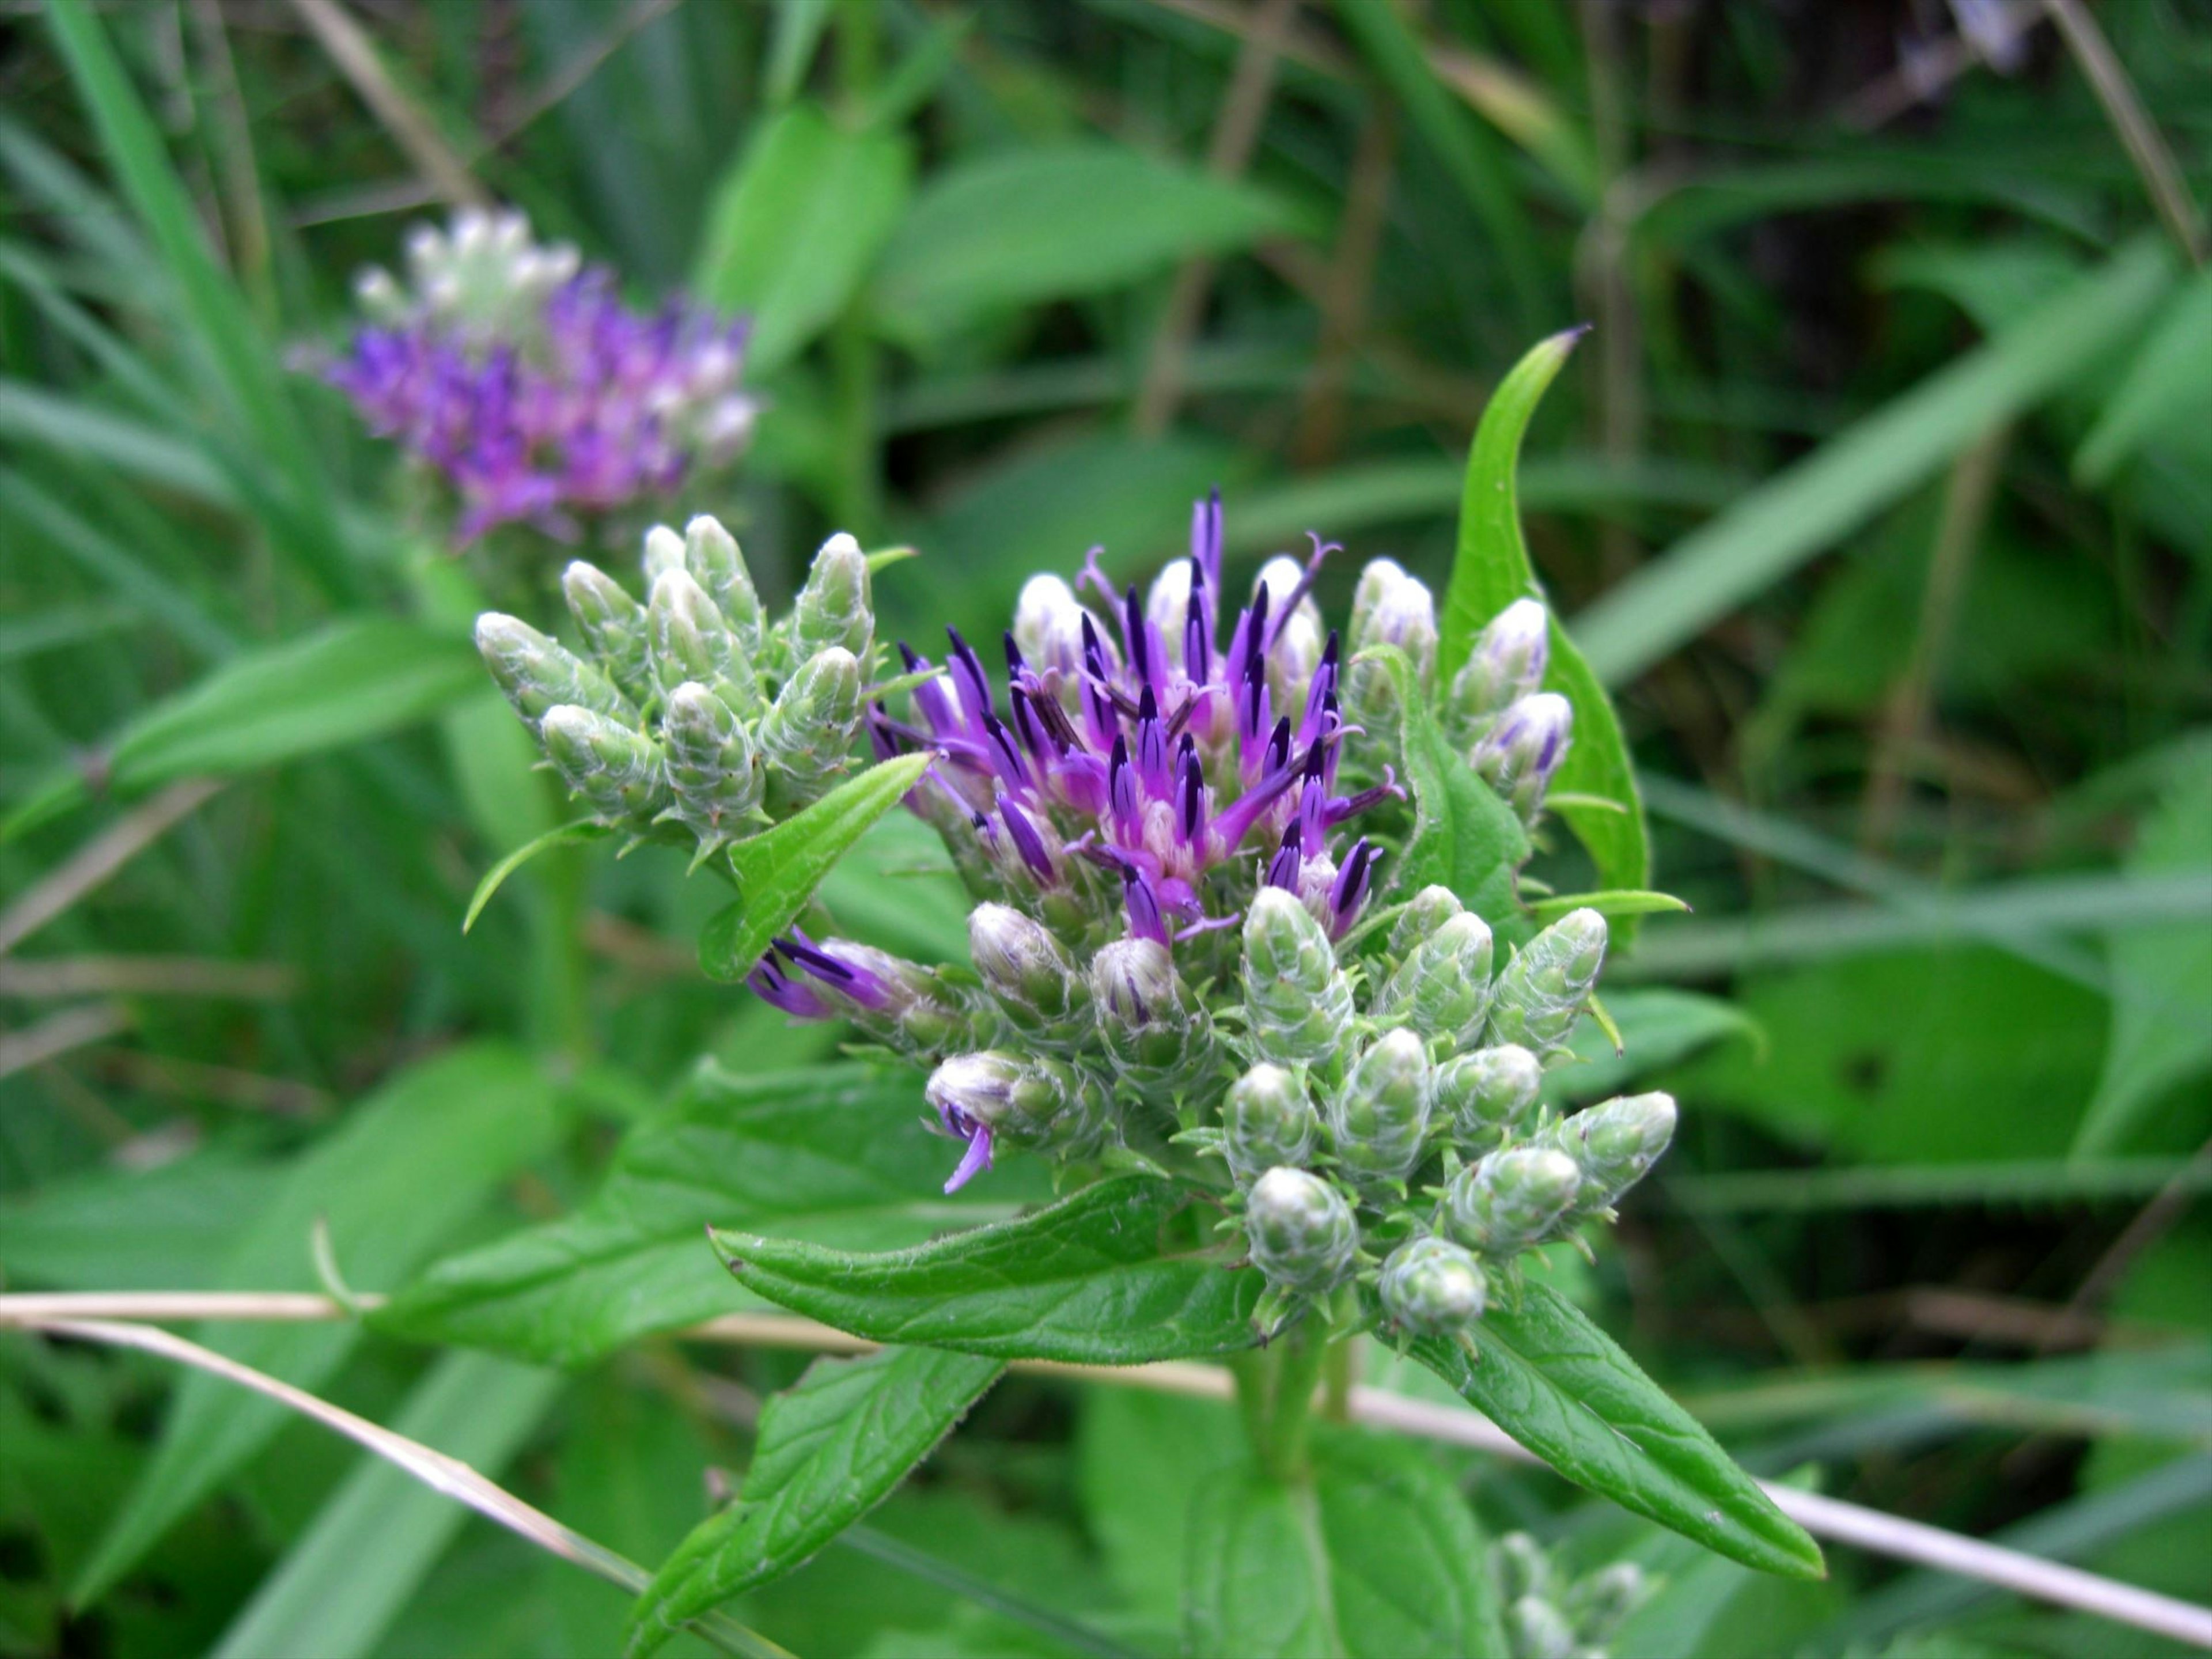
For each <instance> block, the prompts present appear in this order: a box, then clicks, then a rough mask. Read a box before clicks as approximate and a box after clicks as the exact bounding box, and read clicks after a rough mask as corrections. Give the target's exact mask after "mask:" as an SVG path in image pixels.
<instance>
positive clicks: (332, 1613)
mask: <svg viewBox="0 0 2212 1659" xmlns="http://www.w3.org/2000/svg"><path fill="white" fill-rule="evenodd" d="M561 1383H562V1378H561V1377H560V1376H558V1375H557V1374H556V1373H553V1372H550V1371H540V1370H526V1369H524V1368H523V1367H521V1366H519V1365H513V1364H507V1362H506V1361H504V1360H499V1359H492V1358H486V1357H485V1356H483V1355H482V1354H471V1353H459V1354H449V1355H447V1357H446V1358H443V1359H441V1360H440V1361H439V1362H438V1363H437V1364H436V1365H435V1366H434V1367H433V1368H432V1369H431V1370H430V1371H429V1373H428V1375H427V1376H424V1377H423V1379H422V1381H421V1382H420V1383H416V1385H415V1387H414V1389H413V1390H412V1391H411V1392H410V1394H409V1395H408V1396H407V1400H406V1402H405V1403H404V1405H403V1406H402V1407H400V1409H399V1414H398V1417H397V1418H395V1419H393V1420H392V1428H393V1429H394V1430H396V1431H398V1432H399V1433H400V1434H403V1435H404V1436H406V1437H407V1438H409V1439H410V1440H413V1441H416V1442H419V1443H422V1444H424V1445H427V1446H429V1447H432V1448H433V1449H436V1450H438V1451H441V1452H443V1453H445V1454H446V1455H447V1456H449V1457H455V1458H459V1460H460V1461H461V1462H464V1463H466V1464H467V1465H468V1466H469V1467H470V1468H473V1469H475V1470H476V1471H477V1473H478V1474H483V1475H487V1476H489V1477H491V1478H493V1479H497V1478H498V1475H499V1473H500V1471H501V1469H502V1468H505V1467H506V1465H507V1462H508V1460H509V1459H511V1458H512V1457H513V1455H515V1453H516V1452H518V1451H520V1449H521V1448H522V1443H523V1442H524V1441H525V1440H526V1439H527V1438H528V1437H530V1435H531V1433H532V1431H534V1430H535V1429H536V1428H537V1427H538V1424H539V1423H540V1422H541V1421H542V1420H543V1419H544V1416H545V1413H546V1412H547V1410H548V1409H549V1408H550V1407H551V1406H552V1404H553V1401H554V1397H555V1396H556V1395H557V1394H558V1393H559V1391H560V1388H561ZM468 1517H469V1511H468V1510H467V1509H465V1508H464V1507H463V1506H462V1505H460V1504H456V1503H454V1502H453V1499H451V1498H448V1497H447V1496H446V1495H445V1494H444V1493H442V1492H434V1491H432V1490H431V1489H430V1488H429V1487H428V1486H424V1485H423V1484H422V1482H421V1481H420V1480H417V1479H416V1478H415V1477H414V1476H413V1475H411V1474H408V1473H407V1472H406V1471H405V1470H404V1469H399V1468H394V1467H393V1466H392V1464H390V1463H388V1462H385V1461H384V1460H383V1459H382V1458H380V1457H377V1456H374V1455H371V1454H369V1453H367V1452H364V1453H362V1457H361V1462H360V1465H359V1467H358V1468H356V1469H355V1471H354V1472H353V1474H351V1475H349V1477H347V1480H346V1482H345V1484H344V1485H343V1486H340V1487H339V1488H338V1490H337V1492H335V1493H334V1494H333V1495H332V1496H331V1499H330V1501H329V1502H328V1503H326V1504H324V1505H323V1507H322V1508H321V1510H319V1512H318V1513H317V1514H316V1516H315V1518H314V1520H313V1522H311V1523H310V1524H309V1525H308V1527H307V1530H306V1531H305V1532H304V1533H302V1534H301V1535H300V1539H299V1541H298V1542H297V1543H295V1544H294V1545H293V1546H292V1547H291V1548H290V1549H289V1550H288V1551H287V1552H286V1553H285V1555H284V1559H283V1561H281V1562H280V1563H278V1565H277V1566H276V1570H275V1571H272V1572H271V1573H270V1575H269V1576H268V1577H266V1578H264V1579H263V1580H262V1581H261V1583H260V1586H259V1588H258V1589H256V1590H255V1591H254V1593H253V1599H252V1601H248V1602H247V1603H246V1605H245V1607H242V1608H241V1609H240V1611H239V1613H238V1616H237V1617H236V1618H235V1619H234V1620H232V1621H231V1623H230V1626H229V1628H228V1630H226V1631H225V1632H223V1636H222V1641H221V1643H219V1644H217V1645H216V1647H215V1648H214V1650H212V1651H213V1656H214V1659H259V1656H263V1655H284V1654H302V1653H312V1654H313V1655H314V1656H316V1659H355V1656H356V1655H360V1654H365V1653H368V1652H370V1651H371V1650H374V1649H375V1648H376V1647H377V1645H378V1644H379V1639H380V1638H381V1637H382V1635H383V1634H384V1632H385V1630H386V1627H387V1626H389V1625H390V1624H391V1622H392V1620H393V1619H394V1618H396V1617H397V1616H398V1613H399V1612H400V1610H401V1609H402V1608H403V1607H405V1606H406V1605H407V1603H408V1602H409V1601H410V1600H412V1599H413V1597H414V1595H415V1592H416V1589H418V1588H419V1587H420V1585H421V1584H422V1580H423V1579H424V1577H427V1576H428V1573H429V1571H430V1570H431V1568H432V1567H434V1566H435V1565H437V1562H438V1559H439V1557H441V1555H443V1554H444V1553H445V1551H446V1547H447V1545H448V1544H450V1543H451V1542H452V1541H453V1537H454V1535H455V1534H457V1533H459V1531H460V1529H461V1527H462V1525H463V1523H464V1522H466V1521H467V1519H468Z"/></svg>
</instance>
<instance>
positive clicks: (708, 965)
mask: <svg viewBox="0 0 2212 1659" xmlns="http://www.w3.org/2000/svg"><path fill="white" fill-rule="evenodd" d="M931 758H932V757H930V756H928V755H926V754H924V755H902V756H900V757H898V758H897V759H896V760H887V761H882V762H879V763H877V764H876V765H874V766H872V767H870V768H869V769H867V770H866V771H865V772H863V773H861V774H860V776H859V777H857V778H851V779H848V780H847V781H845V782H843V783H841V784H839V785H838V786H837V787H836V788H835V789H833V790H831V791H830V792H829V793H828V794H826V795H824V796H823V798H822V799H820V800H817V801H816V802H815V803H814V805H811V806H810V807H808V808H807V809H806V810H805V811H803V812H801V813H799V815H798V817H792V818H787V819H785V820H784V821H783V822H782V823H779V824H778V825H776V827H775V829H770V830H769V831H768V832H767V833H766V834H765V835H759V836H752V837H751V838H750V839H749V840H745V841H740V842H732V844H731V846H730V848H729V852H728V854H727V856H728V858H729V860H730V868H731V870H732V872H734V873H735V874H736V876H737V878H738V900H737V902H736V903H734V904H732V905H729V906H727V907H726V908H723V909H722V910H720V911H718V912H717V913H716V914H715V915H714V918H713V919H712V920H711V921H708V924H707V929H706V932H705V933H702V935H701V936H700V939H699V965H700V966H701V967H702V968H703V969H706V970H707V972H708V974H710V975H713V976H714V978H716V979H743V978H744V976H745V975H747V974H749V973H750V972H751V971H752V969H753V964H754V963H757V962H758V961H759V960H760V959H761V953H762V952H763V951H766V950H767V949H768V947H769V944H770V943H771V942H772V941H773V940H774V939H775V936H776V935H777V934H778V933H781V932H782V931H783V930H784V929H785V928H787V927H789V926H791V922H792V918H793V917H794V916H796V915H798V914H799V912H800V911H801V910H804V909H805V908H806V906H807V902H808V901H810V900H811V899H812V898H813V896H814V890H815V889H816V888H817V887H819V886H820V885H821V884H822V878H823V877H824V876H826V875H828V874H829V870H830V866H833V865H835V864H836V862H837V860H839V859H841V858H842V857H844V856H845V854H846V853H847V852H848V850H850V848H851V847H852V845H853V843H854V842H856V841H858V840H860V837H861V836H864V835H866V833H867V831H868V827H869V826H870V825H871V824H872V823H875V821H876V820H877V819H878V818H880V817H883V816H884V813H886V812H888V811H890V810H891V808H892V807H894V806H896V805H898V801H899V797H900V796H902V795H903V794H905V793H906V792H907V791H908V790H909V789H911V788H913V787H915V784H917V783H919V782H920V781H921V775H922V774H923V773H924V772H926V771H927V770H928V769H929V763H930V761H931Z"/></svg>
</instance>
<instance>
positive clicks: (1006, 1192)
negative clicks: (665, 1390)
mask: <svg viewBox="0 0 2212 1659" xmlns="http://www.w3.org/2000/svg"><path fill="white" fill-rule="evenodd" d="M920 1105H921V1094H920V1091H919V1089H918V1088H917V1087H916V1085H915V1079H914V1078H913V1077H912V1076H911V1075H910V1074H909V1073H903V1072H890V1071H878V1070H876V1069H873V1068H871V1067H868V1066H853V1065H845V1066H814V1067H811V1068H808V1069H806V1070H804V1071H796V1072H786V1073H781V1074H780V1075H771V1076H766V1077H763V1076H757V1075H755V1076H749V1077H742V1078H740V1077H734V1076H732V1075H730V1074H729V1073H726V1072H723V1071H722V1070H720V1068H719V1067H717V1066H714V1065H712V1064H711V1063H710V1064H708V1065H706V1066H702V1067H700V1069H699V1070H698V1071H697V1072H696V1073H695V1074H694V1075H693V1077H692V1078H691V1079H690V1082H689V1083H688V1084H687V1085H685V1087H684V1091H683V1092H682V1093H681V1094H680V1095H679V1096H678V1097H677V1098H676V1100H675V1101H673V1102H672V1103H671V1104H670V1106H669V1108H668V1109H667V1110H665V1112H663V1113H661V1114H660V1115H658V1116H656V1117H654V1118H653V1119H652V1120H651V1121H647V1122H645V1123H643V1124H641V1125H640V1126H639V1127H637V1128H635V1129H634V1130H633V1131H631V1133H629V1135H628V1136H627V1137H626V1138H625V1139H623V1144H622V1146H621V1147H620V1149H619V1150H617V1152H616V1154H615V1158H614V1164H613V1167H612V1168H611V1170H609V1171H608V1173H607V1177H606V1181H605V1184H604V1185H603V1186H602V1187H601V1188H599V1192H598V1194H596V1195H594V1196H593V1198H592V1200H591V1201H590V1202H589V1203H588V1204H586V1205H585V1206H584V1207H583V1208H582V1209H580V1210H579V1211H578V1212H576V1213H575V1214H574V1215H571V1216H568V1217H566V1218H562V1219H561V1220H559V1221H555V1222H551V1223H549V1224H547V1225H544V1226H538V1227H532V1228H529V1229H527V1230H526V1231H522V1232H520V1233H517V1234H514V1235H513V1236H512V1237H507V1238H504V1239H501V1240H499V1241H498V1242H496V1243H491V1244H488V1245H485V1246H483V1248H481V1249H475V1250H471V1251H470V1252H468V1253H467V1254H466V1255H459V1256H455V1257H452V1258H449V1259H448V1260H447V1261H442V1262H441V1263H439V1264H438V1265H437V1266H436V1267H434V1268H433V1269H432V1270H431V1271H430V1272H429V1273H427V1274H425V1275H424V1276H423V1277H422V1279H420V1280H419V1281H418V1282H417V1283H416V1284H414V1285H410V1286H409V1287H408V1288H407V1289H406V1290H404V1291H402V1292H401V1293H400V1294H399V1295H398V1296H397V1297H394V1298H393V1299H392V1301H391V1302H390V1303H388V1304H386V1306H385V1307H384V1308H383V1309H382V1310H380V1311H379V1312H378V1313H377V1314H375V1315H374V1316H372V1320H371V1322H372V1323H373V1324H374V1325H375V1326H377V1327H378V1328H380V1329H384V1330H389V1331H391V1332H392V1333H393V1334H398V1335H400V1336H404V1337H408V1338H411V1339H414V1340H420V1341H426V1342H462V1343H468V1344H471V1345H472V1346H481V1347H489V1348H495V1349H499V1350H501V1352H507V1353H511V1354H515V1355H518V1356H520V1357H522V1358H532V1359H538V1360H544V1361H546V1362H549V1363H551V1364H562V1365H574V1364H585V1363H587V1362H589V1361H591V1360H592V1359H595V1358H599V1356H601V1355H603V1354H605V1353H608V1352H611V1351H612V1350H614V1349H615V1348H617V1347H619V1346H622V1345H623V1344H624V1343H626V1342H631V1341H634V1340H636V1339H637V1338H639V1337H641V1336H644V1335H647V1334H651V1333H653V1332H655V1331H664V1330H671V1329H675V1328H679V1327H681V1326H684V1325H689V1324H694V1323H696V1322H698V1321H700V1320H702V1319H708V1318H711V1317H713V1316H714V1315H716V1314H720V1313H727V1312H729V1311H730V1310H732V1309H734V1308H742V1307H747V1306H752V1305H757V1304H753V1303H752V1301H751V1299H750V1298H749V1297H746V1296H745V1294H744V1292H743V1291H740V1290H738V1288H737V1287H735V1286H734V1285H732V1284H731V1283H730V1281H729V1279H727V1278H726V1277H725V1276H724V1275H722V1274H721V1273H717V1272H716V1271H715V1270H714V1263H713V1262H712V1261H709V1260H708V1257H707V1255H706V1254H705V1253H704V1252H703V1251H702V1250H701V1249H700V1247H699V1246H700V1236H701V1234H702V1232H703V1231H705V1229H706V1228H707V1227H708V1225H710V1224H713V1223H718V1222H719V1223H721V1224H723V1225H740V1226H773V1227H775V1229H776V1230H777V1231H781V1232H787V1233H793V1234H796V1235H798V1236H799V1237H805V1238H811V1239H817V1240H819V1241H821V1242H823V1243H837V1244H842V1245H844V1246H847V1247H848V1248H852V1249H889V1248H892V1247H895V1246H898V1245H902V1244H914V1243H921V1241H922V1240H924V1239H926V1238H928V1237H931V1236H932V1235H933V1233H936V1232H939V1231H943V1230H944V1229H945V1228H946V1227H949V1226H957V1225H966V1224H972V1223H974V1222H977V1221H984V1220H995V1219H999V1218H1003V1217H1005V1216H1006V1215H1008V1214H1010V1213H1011V1212H1012V1206H1015V1205H1018V1204H1019V1203H1021V1202H1023V1201H1024V1200H1028V1199H1030V1198H1032V1197H1034V1196H1035V1195H1036V1194H1037V1193H1039V1192H1040V1191H1042V1190H1043V1188H1042V1165H1039V1164H1032V1165H1031V1170H1030V1173H1029V1174H1028V1176H1026V1177H1025V1176H1024V1171H1023V1170H1016V1169H1008V1170H1001V1171H1000V1173H999V1175H998V1176H994V1179H993V1181H992V1182H988V1183H985V1184H986V1185H987V1188H989V1191H988V1192H987V1193H982V1192H976V1191H974V1190H973V1189H971V1190H970V1191H969V1193H968V1194H965V1195H964V1196H963V1198H962V1199H959V1200H954V1199H948V1198H945V1197H944V1196H942V1195H941V1194H940V1191H939V1189H940V1188H941V1187H942V1186H943V1183H944V1180H945V1171H946V1170H948V1169H949V1168H950V1167H951V1162H952V1159H953V1156H954V1153H955V1152H957V1148H954V1147H952V1146H951V1145H950V1143H948V1142H946V1141H945V1140H943V1139H940V1138H939V1137H938V1136H935V1135H933V1134H930V1133H927V1131H925V1130H924V1129H923V1128H922V1127H921V1123H920V1121H918V1119H919V1107H920Z"/></svg>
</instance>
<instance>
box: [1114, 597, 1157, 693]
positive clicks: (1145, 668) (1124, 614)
mask: <svg viewBox="0 0 2212 1659" xmlns="http://www.w3.org/2000/svg"><path fill="white" fill-rule="evenodd" d="M1145 634H1146V627H1145V605H1144V601H1143V600H1142V599H1139V598H1138V597H1137V585H1136V583H1134V582H1131V583H1130V584H1129V591H1128V592H1127V593H1126V594H1125V595H1123V596H1122V599H1121V637H1122V640H1123V641H1124V642H1126V643H1127V646H1128V647H1129V669H1130V671H1131V672H1132V673H1133V674H1134V675H1135V676H1136V678H1137V684H1139V685H1141V686H1143V687H1145V688H1146V690H1151V688H1152V651H1151V649H1150V645H1151V642H1150V641H1148V640H1146V637H1145Z"/></svg>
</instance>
